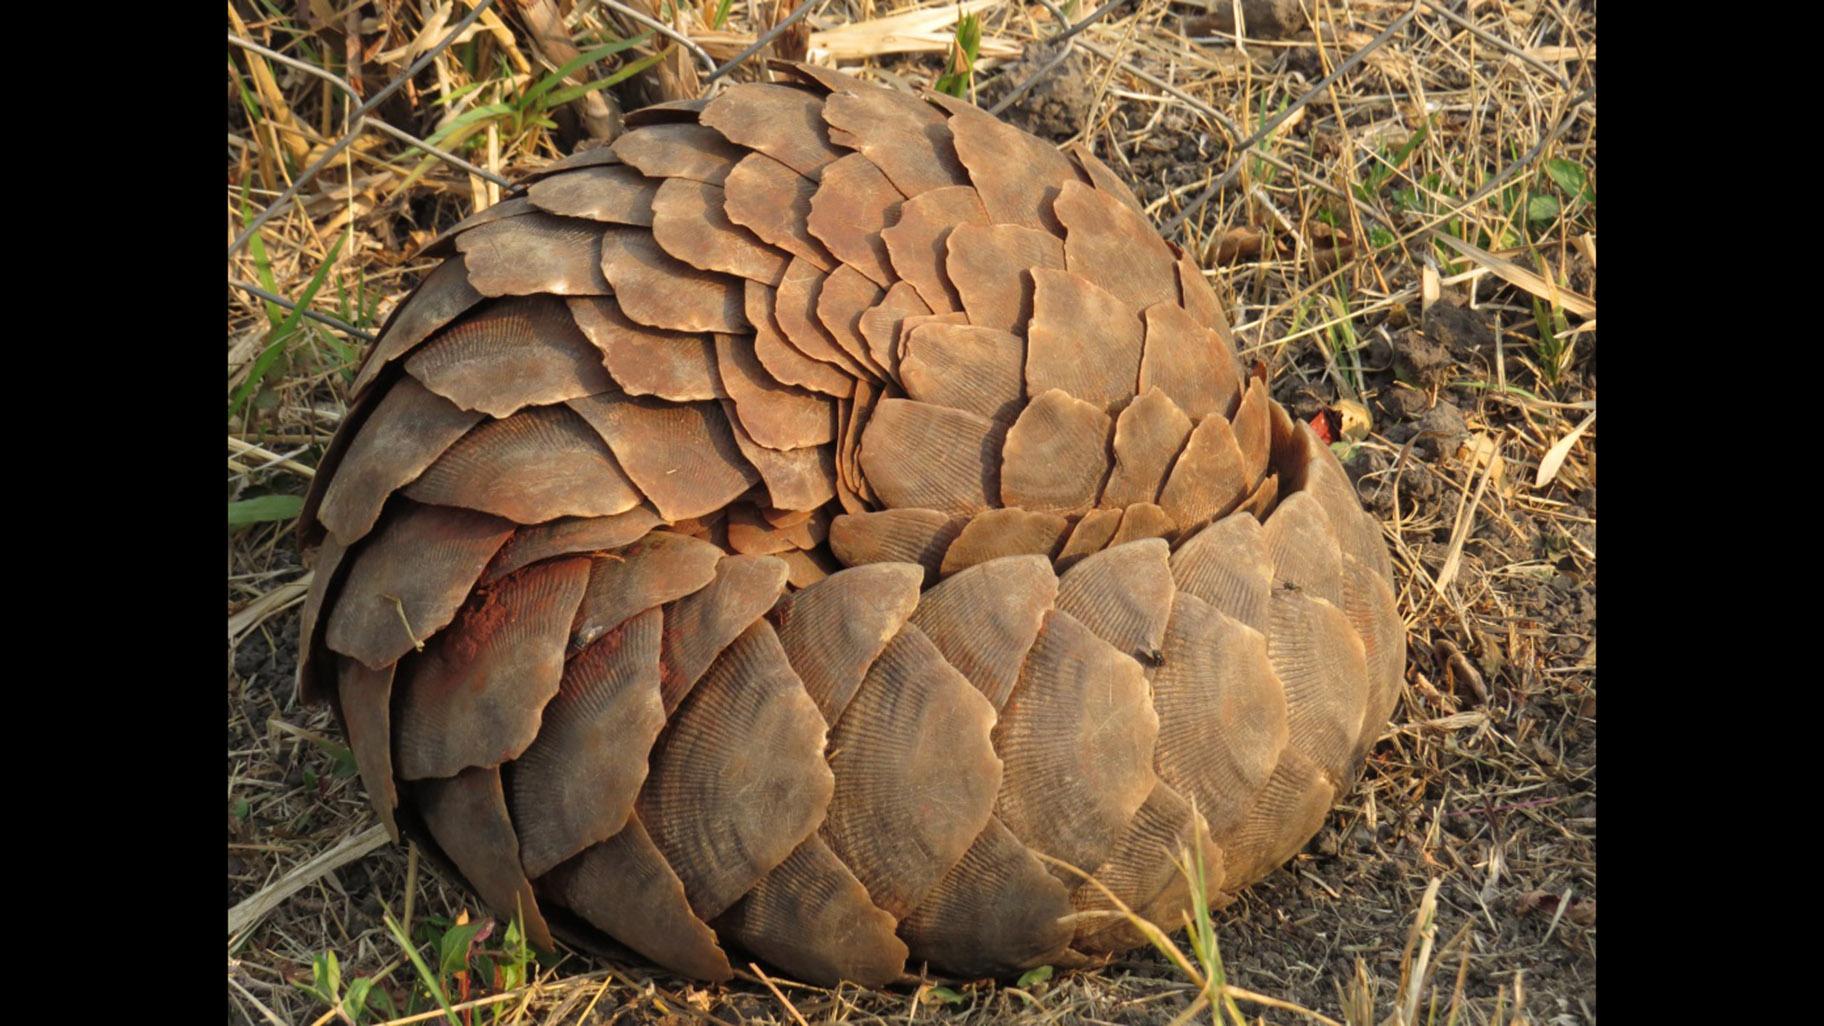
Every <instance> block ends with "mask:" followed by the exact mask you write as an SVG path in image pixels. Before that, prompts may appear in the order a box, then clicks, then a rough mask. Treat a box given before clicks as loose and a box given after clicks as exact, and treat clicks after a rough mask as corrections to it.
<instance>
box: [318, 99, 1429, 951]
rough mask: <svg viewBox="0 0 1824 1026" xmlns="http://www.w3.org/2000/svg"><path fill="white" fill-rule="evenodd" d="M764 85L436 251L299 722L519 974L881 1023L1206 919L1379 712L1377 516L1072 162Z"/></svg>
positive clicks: (325, 518) (1383, 600)
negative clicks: (926, 981) (547, 953)
mask: <svg viewBox="0 0 1824 1026" xmlns="http://www.w3.org/2000/svg"><path fill="white" fill-rule="evenodd" d="M775 70H776V72H777V77H778V78H779V81H778V82H774V83H759V82H756V83H748V84H741V85H735V86H732V87H730V88H728V89H726V90H725V91H723V92H722V93H720V94H719V95H717V96H716V97H715V98H714V99H711V100H708V101H696V102H687V103H674V104H666V105H662V106H660V107H655V108H648V109H647V110H644V111H640V112H637V113H635V114H633V115H631V116H630V117H629V118H628V125H629V131H627V132H626V134H624V135H622V136H621V137H620V138H618V139H617V140H616V141H615V142H614V144H613V145H612V146H609V147H604V148H600V149H594V150H589V151H586V152H583V153H581V154H578V155H576V156H573V157H570V158H567V159H564V160H561V161H558V162H557V163H555V164H553V165H551V166H549V167H546V168H544V169H542V170H540V171H538V172H536V173H535V174H532V175H530V176H528V177H527V178H526V179H525V180H524V181H523V182H521V183H519V184H518V185H517V186H516V187H515V189H514V190H513V191H512V192H511V193H510V195H509V196H508V197H507V198H505V199H504V200H503V201H502V202H501V203H499V204H498V205H496V206H494V207H492V208H490V209H488V210H487V211H485V212H483V213H481V214H478V215H476V216H475V217H473V218H470V219H469V220H468V221H466V222H464V223H463V224H460V225H458V226H457V227H455V228H454V229H452V230H451V231H450V232H449V233H448V234H447V235H446V236H444V237H443V238H441V239H439V240H438V241H437V242H436V243H435V244H434V247H433V250H432V252H433V254H435V255H441V256H443V257H444V262H443V263H442V264H441V265H439V266H438V267H437V268H436V269H435V270H433V271H432V272H431V273H430V274H429V275H428V276H427V277H426V278H425V279H424V280H423V282H422V283H421V284H420V285H419V286H418V288H417V289H416V291H414V292H413V293H412V294H411V295H410V296H409V297H408V298H407V299H406V300H405V301H404V302H403V303H401V304H400V305H399V307H398V308H397V309H396V310H395V311H394V313H393V315H392V316H391V318H390V319H389V320H388V322H387V324H386V326H385V328H384V330H383V331H382V333H381V336H380V338H379V341H378V342H377V343H376V344H375V346H374V348H373V349H372V351H371V352H370V353H369V354H368V357H367V359H366V362H365V363H364V364H363V366H362V368H361V370H360V372H359V374H358V376H357V378H356V381H355V385H354V398H353V401H352V403H351V407H350V410H349V413H348V415H347V417H346V419H345V420H344V422H343V424H342V425H341V428H340V430H339V431H338V432H337V434H336V437H335V439H334V441H333V443H332V444H331V446H330V448H329V450H328V452H327V453H326V456H325V458H324V460H323V462H322V465H321V467H320V469H319V470H318V473H317V475H316V477H315V481H314V484H313V488H312V492H311V495H310V497H309V498H308V500H307V502H306V506H305V510H304V513H303V516H302V519H301V522H300V530H301V532H302V537H303V540H304V543H305V545H306V546H308V547H315V548H316V557H315V576H314V579H313V583H312V586H311V590H310V592H309V595H308V598H307V602H306V605H305V608H304V613H303V625H302V635H301V636H302V647H303V654H302V659H301V661H300V671H299V685H300V688H301V690H302V692H303V694H304V696H305V697H306V698H307V699H311V700H327V701H330V702H332V703H333V704H334V705H335V708H336V710H337V713H338V715H339V717H340V720H341V722H342V724H343V726H344V728H345V730H346V732H347V736H348V739H349V742H350V746H351V748H352V749H353V752H354V755H355V759H356V762H357V764H358V766H359V769H360V773H361V777H362V779H363V781H364V783H365V786H366V789H367V792H368V794H369V796H370V798H371V799H372V801H373V805H374V808H375V810H376V811H377V812H378V814H379V816H380V818H381V820H382V821H383V822H384V823H385V824H386V826H387V828H388V829H389V830H390V831H392V832H393V834H394V836H395V837H397V836H398V835H399V832H400V830H401V828H404V829H407V830H409V831H411V832H412V833H413V834H414V835H415V836H417V837H420V838H421V839H422V840H423V842H424V843H425V844H426V845H427V847H428V848H429V850H430V851H431V852H432V853H433V855H434V856H436V857H438V858H439V859H440V861H442V862H443V864H445V865H446V866H448V867H449V868H451V870H452V871H453V872H455V873H456V874H457V875H458V876H459V877H460V878H461V879H462V881H463V882H464V883H465V884H466V885H467V886H468V887H469V888H470V889H471V890H472V891H473V892H474V893H475V894H476V895H477V896H478V897H479V898H480V899H481V900H482V901H483V902H485V903H486V904H487V905H488V906H489V907H491V908H492V909H493V910H494V911H495V912H497V913H499V914H501V915H506V916H512V915H519V916H522V917H523V919H524V923H525V927H526V930H527V934H528V936H529V937H530V938H531V939H532V940H533V941H534V942H535V943H536V944H538V945H540V946H546V947H548V946H549V945H551V944H552V937H553V932H554V930H555V931H556V932H557V933H558V934H559V935H562V936H564V937H566V938H569V939H572V940H574V941H575V942H576V943H579V944H582V945H584V946H588V945H590V944H592V943H594V944H597V945H599V944H600V941H601V938H602V937H604V936H605V937H607V938H612V939H613V940H614V941H616V942H618V943H619V944H620V945H622V946H624V947H625V948H630V949H632V950H633V951H635V952H638V953H639V954H640V955H642V956H644V957H645V958H648V959H650V960H651V961H653V962H655V963H658V964H660V965H662V966H665V967H667V968H669V969H671V970H674V971H676V972H678V973H681V974H686V975H689V976H694V977H698V978H702V979H707V980H724V979H728V978H729V977H730V975H731V972H732V968H731V967H732V966H735V965H741V964H744V962H745V960H746V959H748V958H758V959H759V960H761V961H763V962H765V963H768V964H770V965H772V966H774V967H775V968H776V969H777V970H778V971H781V972H783V973H786V974H789V975H791V976H795V977H797V978H800V979H804V980H807V981H812V982H819V983H831V982H834V981H837V980H851V981H855V982H858V983H863V984H868V985H885V984H891V983H893V982H896V981H900V980H904V979H906V978H907V976H908V973H909V972H919V971H930V972H936V973H940V974H944V975H948V976H954V977H980V976H996V975H1004V974H1011V973H1015V972H1018V971H1020V970H1023V969H1026V968H1029V967H1033V966H1038V965H1046V964H1049V965H1058V966H1070V965H1079V964H1083V963H1085V962H1087V961H1089V960H1091V959H1094V958H1095V957H1097V956H1101V955H1105V954H1107V953H1110V952H1114V951H1119V950H1122V949H1125V948H1128V947H1131V946H1134V945H1136V944H1139V943H1142V942H1143V938H1142V935H1141V934H1140V932H1139V931H1138V930H1137V929H1135V927H1134V926H1133V925H1132V923H1131V922H1130V921H1129V920H1127V919H1126V918H1125V917H1124V916H1123V915H1122V914H1120V913H1119V912H1118V911H1117V906H1116V903H1115V900H1114V899H1119V901H1120V903H1122V904H1125V905H1126V906H1128V907H1129V908H1130V909H1132V910H1134V911H1135V912H1137V913H1138V914H1140V915H1142V916H1145V917H1146V918H1148V919H1150V920H1151V921H1153V922H1154V923H1157V924H1158V925H1160V926H1161V927H1163V928H1165V929H1167V930H1168V931H1169V930H1171V929H1173V928H1175V927H1177V926H1179V925H1181V924H1182V922H1183V919H1182V915H1183V913H1184V911H1185V910H1186V909H1187V908H1188V903H1189V902H1190V900H1191V888H1190V886H1189V885H1188V884H1187V878H1186V873H1185V868H1186V867H1187V866H1195V865H1199V864H1200V865H1201V867H1202V870H1203V873H1204V877H1205V883H1206V886H1207V894H1208V897H1209V899H1210V901H1211V902H1212V904H1215V905H1220V904H1223V903H1226V902H1228V901H1230V900H1232V898H1233V896H1234V895H1235V893H1236V892H1237V891H1238V890H1240V889H1241V888H1243V887H1246V886H1247V885H1248V884H1250V883H1252V882H1253V881H1255V880H1257V879H1259V878H1260V877H1261V876H1263V875H1264V874H1266V873H1267V872H1269V871H1271V870H1272V869H1274V868H1275V867H1276V866H1278V865H1279V864H1280V863H1282V862H1283V861H1285V860H1286V859H1287V858H1289V857H1290V856H1291V855H1292V854H1293V853H1294V852H1296V851H1297V850H1298V849H1299V848H1300V847H1301V846H1302V845H1303V844H1304V843H1305V842H1306V841H1307V840H1308V839H1309V838H1310V837H1311V836H1312V835H1313V834H1314V833H1315V832H1316V830H1317V829H1318V827H1319V825H1320V824H1321V822H1322V820H1323V818H1324V816H1325V814H1326V812H1327V811H1328V809H1329V808H1330V806H1331V805H1332V804H1333V802H1334V801H1335V800H1336V798H1337V797H1338V795H1339V794H1340V793H1341V792H1342V791H1343V790H1344V789H1346V788H1347V787H1348V786H1349V785H1350V784H1351V782H1352V781H1353V780H1354V778H1355V776H1356V775H1357V774H1358V773H1359V771H1360V765H1361V762H1362V759H1363V758H1364V755H1365V753H1366V751H1367V749H1368V747H1369V746H1370V745H1371V744H1372V743H1373V742H1374V740H1375V739H1376V737H1377V736H1378V735H1379V733H1380V729H1381V727H1382V726H1383V725H1384V724H1385V723H1386V722H1387V719H1388V716H1389V715H1390V713H1391V711H1392V709H1393V707H1394V704H1395V701H1396V698H1397V696H1398V693H1399V689H1400V682H1401V676H1402V669H1403V664H1404V659H1405V633H1404V625H1403V624H1402V622H1401V620H1400V617H1399V614H1398V612H1397V610H1396V605H1395V600H1394V594H1393V591H1392V588H1391V567H1390V564H1389V560H1388V556H1387V551H1386V548H1385V544H1384V542H1383V540H1382V538H1381V534H1380V531H1379V529H1378V525H1377V524H1376V523H1375V521H1374V520H1373V519H1372V518H1371V517H1369V516H1368V515H1367V514H1366V513H1365V512H1364V511H1363V510H1362V509H1361V507H1360V504H1359V501H1358V499H1357V497H1356V494H1355V491H1354V489H1353V487H1352V485H1351V483H1350V482H1349V480H1348V478H1347V477H1346V476H1345V475H1344V473H1343V470H1342V468H1341V467H1340V466H1339V465H1338V463H1337V462H1336V459H1335V458H1334V457H1333V456H1332V455H1331V453H1330V451H1329V450H1328V448H1327V447H1326V446H1325V445H1324V444H1323V443H1322V442H1321V441H1320V440H1319V439H1318V438H1317V436H1316V435H1315V434H1314V433H1313V432H1312V431H1311V429H1310V428H1309V427H1308V426H1306V425H1303V424H1299V423H1296V422H1295V421H1293V420H1292V419H1291V418H1290V417H1289V416H1288V415H1287V413H1286V411H1285V410H1284V409H1282V408H1281V407H1280V406H1279V404H1277V403H1276V402H1274V401H1273V400H1272V399H1270V398H1269V396H1268V394H1267V390H1266V387H1265V383H1264V381H1263V380H1262V379H1261V377H1260V376H1258V375H1257V374H1250V373H1248V372H1246V371H1245V370H1244V368H1243V367H1242V366H1241V364H1240V363H1239V361H1238V360H1237V357H1236V354H1235V350H1234V344H1233V340H1232V337H1231V335H1230V331H1229V328H1228V325H1227V323H1226V322H1225V320H1224V316H1223V313H1222V310H1221V309H1220V306H1219V303H1218V301H1217V298H1216V296H1215V294H1214V292H1213V291H1212V289H1211V287H1210V285H1209V283H1208V282H1207V281H1206V279H1205V277H1204V275H1203V273H1202V272H1201V271H1200V270H1199V268H1198V267H1197V265H1196V264H1195V263H1194V262H1193V261H1192V260H1191V259H1190V258H1189V257H1187V256H1186V255H1185V254H1184V253H1182V252H1181V251H1180V250H1179V249H1178V248H1177V247H1176V246H1174V245H1172V244H1170V243H1168V242H1166V241H1164V240H1163V239H1162V238H1161V237H1160V236H1159V235H1158V233H1157V232H1156V230H1155V229H1154V228H1153V227H1152V226H1151V225H1150V224H1149V223H1148V221H1147V219H1146V218H1145V216H1144V215H1143V213H1142V212H1141V209H1140V205H1139V203H1138V202H1137V201H1136V200H1135V198H1134V195H1133V194H1132V192H1130V191H1129V190H1128V189H1127V187H1126V186H1125V185H1123V184H1122V182H1121V180H1120V178H1119V177H1117V176H1116V175H1115V174H1114V173H1113V172H1112V171H1111V170H1110V169H1109V168H1108V167H1107V166H1105V165H1104V164H1103V163H1102V162H1101V161H1100V160H1098V159H1097V158H1096V157H1095V156H1094V155H1092V154H1091V153H1090V152H1089V151H1088V150H1087V149H1085V148H1083V147H1081V146H1070V147H1066V148H1065V149H1064V150H1063V151H1060V150H1059V149H1057V148H1055V147H1053V146H1052V145H1051V144H1049V143H1046V142H1044V141H1042V140H1039V139H1037V138H1035V137H1033V136H1031V135H1028V134H1026V133H1024V132H1022V131H1020V130H1018V129H1015V128H1013V127H1010V126H1008V125H1006V124H1004V123H1002V122H1000V121H999V120H997V119H995V118H993V117H990V116H989V115H987V114H984V113H983V112H981V111H980V110H978V109H976V108H975V107H973V106H970V105H968V104H966V103H962V102H959V101H955V100H952V99H950V98H949V97H946V96H942V95H936V94H924V95H922V96H918V95H913V94H910V93H905V92H900V91H895V90H891V89H888V88H885V87H881V86H877V85H873V84H870V83H866V82H863V81H861V80H859V79H856V78H853V77H851V76H849V75H846V74H841V73H837V72H833V71H830V70H828V69H825V68H818V67H811V66H803V65H789V66H788V65H779V66H777V67H776V69H775Z"/></svg>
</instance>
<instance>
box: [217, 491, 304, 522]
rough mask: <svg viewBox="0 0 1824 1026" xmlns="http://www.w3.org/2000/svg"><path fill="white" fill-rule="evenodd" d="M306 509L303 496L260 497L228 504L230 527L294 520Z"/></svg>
mask: <svg viewBox="0 0 1824 1026" xmlns="http://www.w3.org/2000/svg"><path fill="white" fill-rule="evenodd" d="M303 508H304V497H303V496H301V495H258V496H255V497H253V498H251V499H241V500H240V501H238V502H231V503H229V504H228V526H229V527H246V526H247V525H249V524H264V523H269V522H271V521H274V520H292V519H295V518H296V517H297V515H298V513H299V512H300V511H301V510H303Z"/></svg>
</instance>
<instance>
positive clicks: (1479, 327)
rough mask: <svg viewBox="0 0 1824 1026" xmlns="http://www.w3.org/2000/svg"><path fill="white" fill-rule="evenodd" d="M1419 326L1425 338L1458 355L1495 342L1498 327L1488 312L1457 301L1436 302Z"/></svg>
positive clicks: (1490, 345)
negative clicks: (1459, 303) (1456, 302)
mask: <svg viewBox="0 0 1824 1026" xmlns="http://www.w3.org/2000/svg"><path fill="white" fill-rule="evenodd" d="M1420 327H1421V330H1423V331H1424V332H1425V337H1426V338H1428V339H1430V340H1431V341H1433V342H1435V343H1437V344H1438V345H1441V346H1443V347H1444V348H1446V349H1448V350H1449V351H1451V352H1452V353H1455V354H1457V355H1458V356H1466V355H1468V354H1470V353H1473V352H1475V351H1476V350H1478V349H1484V348H1492V347H1493V346H1494V344H1495V326H1494V323H1493V322H1492V321H1491V320H1490V319H1489V316H1488V314H1487V312H1486V311H1482V310H1471V309H1470V308H1469V307H1467V306H1459V305H1457V304H1455V303H1448V302H1444V303H1433V304H1432V305H1431V309H1429V310H1427V311H1425V316H1424V317H1423V318H1422V319H1421V320H1420Z"/></svg>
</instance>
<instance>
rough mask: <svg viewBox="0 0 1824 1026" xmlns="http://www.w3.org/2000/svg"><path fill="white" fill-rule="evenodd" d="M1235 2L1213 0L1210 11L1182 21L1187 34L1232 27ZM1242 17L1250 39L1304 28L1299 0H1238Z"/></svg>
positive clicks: (1226, 30) (1282, 35)
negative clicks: (1239, 0)
mask: <svg viewBox="0 0 1824 1026" xmlns="http://www.w3.org/2000/svg"><path fill="white" fill-rule="evenodd" d="M1235 6H1236V5H1234V4H1232V3H1230V2H1229V0H1214V2H1213V3H1212V4H1211V5H1210V13H1208V14H1203V15H1198V16H1197V17H1194V18H1191V19H1190V20H1188V21H1187V22H1185V26H1184V31H1185V34H1186V35H1192V36H1207V35H1216V34H1219V33H1230V32H1234V31H1235ZM1240 7H1241V19H1242V22H1243V24H1244V25H1245V26H1246V29H1247V38H1249V39H1284V38H1286V37H1287V36H1290V35H1292V34H1293V33H1295V32H1298V31H1301V30H1302V29H1304V28H1305V15H1304V12H1302V11H1300V10H1299V7H1298V0H1241V4H1240Z"/></svg>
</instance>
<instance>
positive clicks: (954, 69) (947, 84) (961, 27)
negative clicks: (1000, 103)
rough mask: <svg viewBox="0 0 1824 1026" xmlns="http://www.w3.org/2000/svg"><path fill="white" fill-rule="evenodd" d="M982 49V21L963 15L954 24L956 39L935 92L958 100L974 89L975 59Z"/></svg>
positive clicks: (952, 41) (970, 15)
mask: <svg viewBox="0 0 1824 1026" xmlns="http://www.w3.org/2000/svg"><path fill="white" fill-rule="evenodd" d="M981 49H982V19H980V18H978V17H976V16H975V15H973V14H965V15H963V16H962V17H961V18H958V19H957V22H956V38H955V39H953V40H951V43H950V57H949V60H948V62H947V63H946V64H945V66H944V73H943V74H942V75H940V76H938V79H937V91H938V92H940V93H947V94H948V95H950V96H954V97H956V98H958V99H962V98H963V97H966V96H968V95H969V93H970V92H971V91H972V90H973V89H974V88H975V59H976V57H977V56H978V55H980V53H981Z"/></svg>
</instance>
